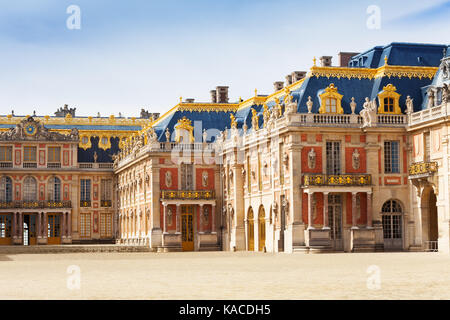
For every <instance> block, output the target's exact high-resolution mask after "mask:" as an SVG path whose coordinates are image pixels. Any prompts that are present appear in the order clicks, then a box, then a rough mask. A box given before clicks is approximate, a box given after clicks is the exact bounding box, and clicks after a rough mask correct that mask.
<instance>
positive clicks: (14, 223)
mask: <svg viewBox="0 0 450 320" xmlns="http://www.w3.org/2000/svg"><path fill="white" fill-rule="evenodd" d="M12 216H13V223H12V235H13V239H16V238H17V212H13V214H12Z"/></svg>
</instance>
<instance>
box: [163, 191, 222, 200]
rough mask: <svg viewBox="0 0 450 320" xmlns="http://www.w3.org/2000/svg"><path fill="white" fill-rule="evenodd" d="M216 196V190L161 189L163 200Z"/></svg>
mask: <svg viewBox="0 0 450 320" xmlns="http://www.w3.org/2000/svg"><path fill="white" fill-rule="evenodd" d="M214 198H215V193H214V190H208V191H204V190H202V191H187V190H184V191H179V190H177V191H161V199H163V200H212V199H214Z"/></svg>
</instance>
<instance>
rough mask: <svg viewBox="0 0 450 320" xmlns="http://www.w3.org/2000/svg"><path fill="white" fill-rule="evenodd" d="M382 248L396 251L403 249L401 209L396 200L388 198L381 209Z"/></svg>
mask: <svg viewBox="0 0 450 320" xmlns="http://www.w3.org/2000/svg"><path fill="white" fill-rule="evenodd" d="M381 214H382V225H383V238H384V249H385V250H388V251H397V250H402V249H403V210H402V207H401V205H400V203H399V202H398V201H396V200H388V201H386V202H385V203H384V204H383V207H382V209H381Z"/></svg>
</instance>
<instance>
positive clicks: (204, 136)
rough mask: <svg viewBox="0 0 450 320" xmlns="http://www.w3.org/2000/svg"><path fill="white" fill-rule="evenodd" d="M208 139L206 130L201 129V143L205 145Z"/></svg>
mask: <svg viewBox="0 0 450 320" xmlns="http://www.w3.org/2000/svg"><path fill="white" fill-rule="evenodd" d="M206 139H208V133H207V132H206V129H203V143H206V142H207V140H206Z"/></svg>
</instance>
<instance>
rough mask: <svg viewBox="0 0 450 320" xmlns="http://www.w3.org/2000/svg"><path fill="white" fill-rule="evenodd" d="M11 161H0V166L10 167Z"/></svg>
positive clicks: (11, 165)
mask: <svg viewBox="0 0 450 320" xmlns="http://www.w3.org/2000/svg"><path fill="white" fill-rule="evenodd" d="M12 167H13V163H12V162H0V168H12Z"/></svg>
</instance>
